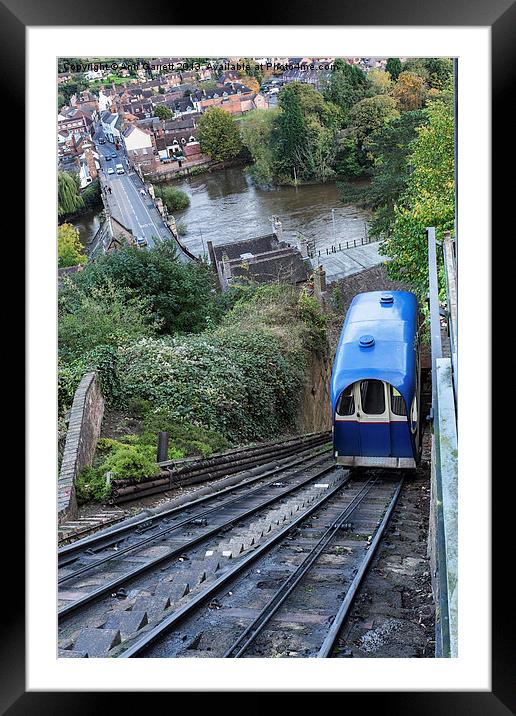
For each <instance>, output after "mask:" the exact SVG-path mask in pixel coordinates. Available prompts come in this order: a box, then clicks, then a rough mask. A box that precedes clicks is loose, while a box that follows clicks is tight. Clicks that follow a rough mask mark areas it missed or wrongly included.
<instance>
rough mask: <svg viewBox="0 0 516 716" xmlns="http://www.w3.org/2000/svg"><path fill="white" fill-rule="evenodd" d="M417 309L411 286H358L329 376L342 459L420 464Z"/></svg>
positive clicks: (373, 464) (359, 463)
mask: <svg viewBox="0 0 516 716" xmlns="http://www.w3.org/2000/svg"><path fill="white" fill-rule="evenodd" d="M418 316H419V314H418V304H417V299H416V297H415V295H414V294H413V293H410V292H408V291H390V292H381V291H372V292H369V293H360V294H358V295H357V296H355V297H354V299H353V301H352V302H351V305H350V307H349V310H348V312H347V315H346V319H345V321H344V325H343V328H342V332H341V336H340V340H339V345H338V348H337V353H336V356H335V363H334V365H333V373H332V381H331V393H332V411H333V448H334V454H335V458H336V460H337V462H338V463H339V464H341V465H344V466H346V467H349V468H386V469H395V470H400V469H401V470H414V469H415V468H416V467H417V465H418V464H419V461H420V457H421V429H420V384H421V378H420V355H419V334H418Z"/></svg>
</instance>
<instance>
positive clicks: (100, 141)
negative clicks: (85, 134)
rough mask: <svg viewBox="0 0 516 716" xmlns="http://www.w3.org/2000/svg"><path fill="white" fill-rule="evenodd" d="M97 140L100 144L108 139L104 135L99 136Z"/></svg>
mask: <svg viewBox="0 0 516 716" xmlns="http://www.w3.org/2000/svg"><path fill="white" fill-rule="evenodd" d="M97 142H98V143H99V144H105V143H106V140H105V139H104V137H99V138H98V139H97Z"/></svg>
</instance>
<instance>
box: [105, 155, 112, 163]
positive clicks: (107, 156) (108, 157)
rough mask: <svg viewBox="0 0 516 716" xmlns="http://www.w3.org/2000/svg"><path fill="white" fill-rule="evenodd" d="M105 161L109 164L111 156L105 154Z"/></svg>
mask: <svg viewBox="0 0 516 716" xmlns="http://www.w3.org/2000/svg"><path fill="white" fill-rule="evenodd" d="M105 159H106V162H110V161H111V155H110V154H106V157H105Z"/></svg>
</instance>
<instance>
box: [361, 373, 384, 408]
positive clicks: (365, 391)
mask: <svg viewBox="0 0 516 716" xmlns="http://www.w3.org/2000/svg"><path fill="white" fill-rule="evenodd" d="M360 402H361V403H362V410H363V411H364V413H366V414H367V415H381V414H382V413H384V412H385V391H384V387H383V383H382V381H381V380H363V381H362V382H361V383H360Z"/></svg>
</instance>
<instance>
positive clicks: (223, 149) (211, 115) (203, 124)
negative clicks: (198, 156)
mask: <svg viewBox="0 0 516 716" xmlns="http://www.w3.org/2000/svg"><path fill="white" fill-rule="evenodd" d="M199 141H200V143H201V150H202V151H203V152H204V153H206V154H208V155H209V156H210V157H211V158H212V159H215V160H216V161H227V160H229V159H234V158H235V157H236V156H237V155H238V154H239V153H240V150H241V149H242V141H241V139H240V132H239V130H238V127H237V125H236V123H235V120H234V119H233V117H232V116H231V115H230V114H229V112H226V111H225V110H223V109H220V107H211V108H210V109H208V111H207V112H206V113H205V114H204V115H203V116H202V117H201V120H200V122H199Z"/></svg>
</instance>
